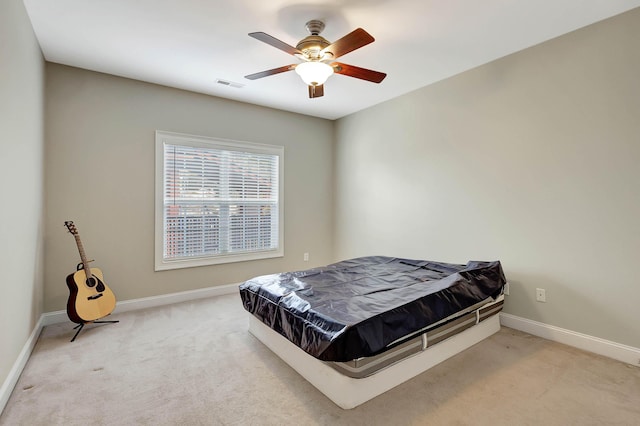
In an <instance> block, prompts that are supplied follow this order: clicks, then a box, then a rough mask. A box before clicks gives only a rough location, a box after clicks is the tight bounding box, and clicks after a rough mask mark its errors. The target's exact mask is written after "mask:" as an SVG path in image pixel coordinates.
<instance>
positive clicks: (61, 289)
mask: <svg viewBox="0 0 640 426" xmlns="http://www.w3.org/2000/svg"><path fill="white" fill-rule="evenodd" d="M46 76H47V80H46V105H47V107H46V140H47V152H46V188H45V189H46V207H47V218H46V229H47V233H46V258H45V271H46V280H45V311H55V310H61V309H65V303H66V298H67V296H68V291H67V287H66V285H65V277H66V275H67V274H69V273H70V272H72V271H73V270H74V268H75V265H76V263H77V262H79V256H78V252H77V250H76V246H75V242H74V240H73V238H72V237H71V235H70V234H68V233H67V232H66V228H65V227H64V226H63V223H64V221H65V220H73V221H74V222H75V224H76V226H77V227H78V230H79V232H80V236H81V238H82V241H83V243H84V247H85V249H86V252H87V256H88V257H89V258H90V259H95V263H94V264H92V266H95V267H100V268H101V269H102V270H103V272H104V274H105V281H106V283H107V285H109V286H110V287H111V289H112V290H113V291H114V292H115V293H116V296H117V298H118V300H128V299H134V298H141V297H148V296H155V295H160V294H166V293H172V292H179V291H185V290H192V289H197V288H204V287H210V286H216V285H222V284H229V283H238V282H241V281H243V280H246V279H248V278H251V277H253V276H256V275H261V274H267V273H275V272H281V271H285V270H293V269H302V268H306V267H311V266H314V265H319V264H323V263H327V262H329V261H331V260H332V257H331V254H332V253H331V250H332V245H333V243H332V241H331V235H332V229H333V223H332V212H333V199H332V193H331V190H332V186H333V166H332V158H333V123H332V122H330V121H327V120H322V119H316V118H311V117H306V116H302V115H297V114H291V113H286V112H282V111H277V110H273V109H267V108H263V107H258V106H252V105H248V104H242V103H239V102H233V101H229V100H224V99H220V98H214V97H211V96H205V95H200V94H195V93H191V92H185V91H181V90H176V89H170V88H167V87H162V86H156V85H152V84H147V83H142V82H138V81H133V80H128V79H124V78H119V77H114V76H109V75H105V74H99V73H94V72H90V71H85V70H80V69H77V68H70V67H66V66H62V65H55V64H50V63H48V64H47V67H46ZM230 90H233V89H230ZM156 130H166V131H171V132H180V133H189V134H195V135H203V136H212V137H221V138H225V139H234V140H243V141H249V142H256V143H266V144H273V145H283V146H284V147H285V154H284V158H285V160H284V167H285V185H284V187H285V194H284V203H285V209H284V215H285V222H284V227H285V228H284V230H285V257H284V258H277V259H269V260H260V261H252V262H239V263H233V264H224V265H216V266H208V267H199V268H189V269H181V270H173V271H164V272H154V257H153V254H154V243H153V241H154V222H153V221H154V167H155V163H154V161H155V157H154V152H155V151H154V149H155V145H154V144H155V131H156ZM304 252H309V253H310V261H309V262H303V253H304Z"/></svg>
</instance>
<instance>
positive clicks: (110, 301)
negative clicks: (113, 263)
mask: <svg viewBox="0 0 640 426" xmlns="http://www.w3.org/2000/svg"><path fill="white" fill-rule="evenodd" d="M90 271H91V277H90V278H89V280H87V274H86V272H85V270H84V269H80V270H78V271H76V272H75V273H73V274H70V275H69V276H67V287H69V299H68V300H67V315H69V319H70V320H71V321H73V322H75V323H77V324H82V323H85V322H91V321H95V320H97V319H100V318H103V317H106V316H107V315H109V314H110V313H111V312H113V310H114V308H115V307H116V296H115V295H114V294H113V292H112V291H111V289H110V288H109V287H107V286H106V284H105V283H104V277H103V275H102V271H101V270H100V269H98V268H91V269H90Z"/></svg>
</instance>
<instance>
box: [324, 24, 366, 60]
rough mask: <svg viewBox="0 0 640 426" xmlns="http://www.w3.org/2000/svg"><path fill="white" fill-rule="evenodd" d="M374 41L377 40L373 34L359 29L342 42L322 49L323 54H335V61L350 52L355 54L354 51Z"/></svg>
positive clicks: (341, 40)
mask: <svg viewBox="0 0 640 426" xmlns="http://www.w3.org/2000/svg"><path fill="white" fill-rule="evenodd" d="M374 40H375V39H374V38H373V37H372V36H371V34H369V33H368V32H366V31H365V30H363V29H362V28H358V29H356V30H353V31H351V32H350V33H349V34H347V35H346V36H344V37H342V38H341V39H340V40H338V41H334V42H333V43H332V44H330V45H329V46H327V47H325V48H324V49H322V52H330V53H332V54H333V59H336V58H338V57H339V56H342V55H346V54H347V53H349V52H353V51H354V50H356V49H359V48H361V47H362V46H366V45H367V44H369V43H371V42H373V41H374Z"/></svg>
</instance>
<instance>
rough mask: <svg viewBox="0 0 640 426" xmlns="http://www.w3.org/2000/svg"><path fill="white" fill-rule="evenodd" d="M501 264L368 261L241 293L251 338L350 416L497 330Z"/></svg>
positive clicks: (254, 284)
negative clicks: (383, 394)
mask: <svg viewBox="0 0 640 426" xmlns="http://www.w3.org/2000/svg"><path fill="white" fill-rule="evenodd" d="M505 283H506V280H505V277H504V273H503V271H502V267H501V264H500V262H499V261H494V262H479V261H471V262H468V263H467V264H465V265H459V264H451V263H443V262H434V261H428V260H415V259H403V258H394V257H386V256H368V257H361V258H356V259H349V260H345V261H342V262H338V263H334V264H331V265H327V266H323V267H320V268H313V269H308V270H304V271H296V272H286V273H281V274H273V275H265V276H261V277H256V278H253V279H251V280H249V281H247V282H245V283H243V284H241V285H240V296H241V299H242V303H243V306H244V308H245V309H246V311H247V313H248V316H249V331H250V332H251V333H252V334H253V335H254V336H255V337H257V338H258V339H259V340H260V341H262V342H263V343H264V344H265V345H266V346H267V347H269V348H270V349H271V350H272V351H273V352H275V353H276V354H277V355H278V356H280V357H281V358H282V359H283V360H284V361H285V362H287V363H288V364H289V365H290V366H292V367H293V368H294V369H295V370H296V371H298V373H300V374H301V375H302V376H303V377H305V378H306V379H307V380H308V381H309V382H311V383H312V384H313V385H314V386H316V388H318V389H319V390H320V391H321V392H323V393H324V394H325V395H326V396H327V397H329V398H330V399H331V400H332V401H333V402H335V403H336V404H337V405H339V406H340V407H342V408H345V409H348V408H353V407H355V406H357V405H359V404H362V403H363V402H365V401H367V400H369V399H371V398H373V397H375V396H377V395H379V394H380V393H383V392H385V391H387V390H389V389H391V388H392V387H394V386H397V385H398V384H400V383H402V382H404V381H406V380H408V379H410V378H411V377H413V376H415V375H417V374H419V373H421V372H423V371H425V370H427V369H428V368H431V367H432V366H434V365H436V364H438V363H440V362H442V361H443V360H445V359H447V358H449V357H450V356H453V355H455V354H456V353H459V352H460V351H462V350H464V349H466V348H468V347H470V346H472V345H473V344H475V343H477V342H479V341H481V340H482V339H484V338H486V337H488V336H490V335H491V334H493V333H495V332H497V331H498V330H499V328H500V323H499V320H498V315H497V314H498V313H499V312H500V310H501V309H502V304H503V299H504V297H503V295H502V293H503V288H504V285H505Z"/></svg>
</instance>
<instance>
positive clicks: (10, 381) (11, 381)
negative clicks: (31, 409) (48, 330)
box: [0, 316, 44, 414]
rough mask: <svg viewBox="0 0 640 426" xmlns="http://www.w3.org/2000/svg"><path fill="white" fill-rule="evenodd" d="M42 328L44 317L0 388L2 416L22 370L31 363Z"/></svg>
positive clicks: (0, 412)
mask: <svg viewBox="0 0 640 426" xmlns="http://www.w3.org/2000/svg"><path fill="white" fill-rule="evenodd" d="M42 327H44V324H43V323H42V316H40V319H39V320H38V323H37V324H36V326H35V327H34V329H33V331H32V332H31V335H30V336H29V338H28V339H27V342H26V343H25V344H24V347H23V348H22V351H20V354H19V355H18V359H16V362H15V363H14V364H13V367H12V368H11V370H10V371H9V375H8V376H7V378H6V379H5V381H4V383H3V384H2V387H0V414H2V411H3V410H4V407H5V406H6V405H7V402H9V397H10V396H11V392H13V388H15V386H16V383H18V379H19V378H20V375H21V374H22V370H24V367H25V365H27V361H29V357H30V356H31V352H32V351H33V348H34V347H35V346H36V342H37V341H38V336H40V332H41V331H42Z"/></svg>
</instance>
